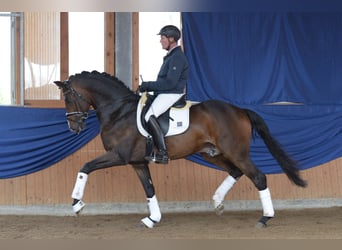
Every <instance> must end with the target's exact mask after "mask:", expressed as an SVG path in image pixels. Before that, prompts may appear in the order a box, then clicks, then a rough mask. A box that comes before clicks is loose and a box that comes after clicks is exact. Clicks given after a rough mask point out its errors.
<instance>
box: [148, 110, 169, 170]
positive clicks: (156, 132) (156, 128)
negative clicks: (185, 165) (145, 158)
mask: <svg viewBox="0 0 342 250" xmlns="http://www.w3.org/2000/svg"><path fill="white" fill-rule="evenodd" d="M147 126H148V129H149V132H150V133H151V135H152V138H153V142H154V144H155V145H156V147H157V149H158V151H157V153H156V155H155V162H156V163H161V164H167V163H168V161H169V157H168V155H167V150H166V145H165V141H164V134H163V131H162V130H161V128H160V125H159V122H158V120H157V118H156V117H155V116H154V115H152V116H150V119H149V120H148V122H147Z"/></svg>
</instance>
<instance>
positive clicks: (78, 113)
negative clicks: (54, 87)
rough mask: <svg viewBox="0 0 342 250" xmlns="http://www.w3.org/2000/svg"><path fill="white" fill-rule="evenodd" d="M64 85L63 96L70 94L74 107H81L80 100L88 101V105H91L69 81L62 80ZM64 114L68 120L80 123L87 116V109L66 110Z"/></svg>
mask: <svg viewBox="0 0 342 250" xmlns="http://www.w3.org/2000/svg"><path fill="white" fill-rule="evenodd" d="M64 86H65V89H66V90H65V91H63V95H64V97H65V96H66V95H68V94H71V95H72V97H75V98H72V100H73V101H74V104H75V107H76V108H77V109H79V110H80V109H81V108H80V107H81V105H80V100H82V101H84V102H86V103H88V104H89V105H91V103H89V101H88V100H87V99H85V98H84V97H83V96H82V95H81V94H80V93H78V92H77V91H76V90H75V89H74V88H73V87H72V86H71V84H70V81H68V80H66V81H64ZM65 116H66V118H67V120H68V121H69V122H75V123H78V124H82V123H83V122H84V121H85V120H86V119H87V118H88V117H89V115H88V111H73V112H66V113H65ZM73 117H76V119H72V118H73Z"/></svg>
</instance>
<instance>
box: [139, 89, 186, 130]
mask: <svg viewBox="0 0 342 250" xmlns="http://www.w3.org/2000/svg"><path fill="white" fill-rule="evenodd" d="M146 100H147V95H146V93H143V94H142V96H141V98H140V100H139V102H138V107H137V126H138V130H139V132H140V133H141V134H142V135H143V136H145V137H147V136H149V133H148V132H147V131H146V130H145V129H144V128H143V126H142V125H141V111H142V109H143V107H144V105H145V102H146ZM190 107H191V102H190V101H187V102H186V105H185V106H184V107H182V108H171V110H170V117H171V119H170V121H169V129H168V131H167V133H166V135H165V136H171V135H178V134H181V133H184V132H185V130H187V129H188V127H189V120H190V119H189V109H190Z"/></svg>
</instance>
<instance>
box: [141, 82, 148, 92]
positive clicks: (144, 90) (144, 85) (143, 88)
mask: <svg viewBox="0 0 342 250" xmlns="http://www.w3.org/2000/svg"><path fill="white" fill-rule="evenodd" d="M146 91H149V82H142V83H141V85H140V86H139V92H141V93H142V92H146Z"/></svg>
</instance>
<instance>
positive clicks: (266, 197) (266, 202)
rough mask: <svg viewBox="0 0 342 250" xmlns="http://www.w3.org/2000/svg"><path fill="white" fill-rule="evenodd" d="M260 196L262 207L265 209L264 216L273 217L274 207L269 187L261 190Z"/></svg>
mask: <svg viewBox="0 0 342 250" xmlns="http://www.w3.org/2000/svg"><path fill="white" fill-rule="evenodd" d="M259 197H260V200H261V205H262V209H263V211H264V216H267V217H273V216H274V209H273V204H272V199H271V193H270V190H269V189H268V188H266V189H264V190H261V191H259Z"/></svg>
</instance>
